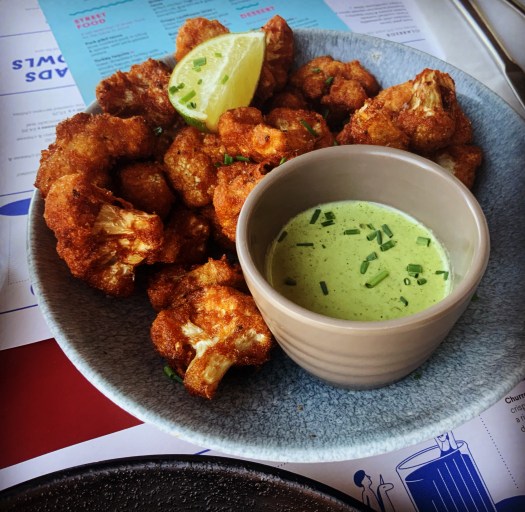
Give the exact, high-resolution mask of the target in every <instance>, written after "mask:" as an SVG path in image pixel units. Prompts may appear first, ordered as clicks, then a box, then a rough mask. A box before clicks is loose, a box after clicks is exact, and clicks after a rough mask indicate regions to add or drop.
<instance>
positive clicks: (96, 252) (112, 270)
mask: <svg viewBox="0 0 525 512" xmlns="http://www.w3.org/2000/svg"><path fill="white" fill-rule="evenodd" d="M44 219H45V221H46V223H47V225H48V226H49V228H50V229H51V230H52V231H53V232H54V233H55V236H56V238H57V252H58V254H59V256H60V257H61V258H62V259H63V260H64V261H65V262H66V264H67V265H68V267H69V269H70V271H71V273H72V274H73V275H74V276H75V277H78V278H80V279H82V280H84V281H86V282H87V283H88V284H90V285H91V286H93V287H95V288H98V289H99V290H102V291H103V292H104V293H106V294H108V295H111V296H115V297H125V296H128V295H130V294H131V293H132V292H133V289H134V280H135V268H136V267H137V266H138V265H140V264H141V263H144V262H146V261H147V260H148V259H149V258H153V257H154V255H155V253H156V252H157V251H158V249H159V248H160V246H161V244H162V236H163V234H162V221H161V219H160V217H158V216H157V215H150V214H147V213H145V212H142V211H139V210H135V209H133V207H132V205H131V204H130V203H128V202H126V201H124V200H122V199H119V198H117V197H115V196H114V195H113V194H112V193H111V192H109V191H108V190H105V189H102V188H99V187H97V186H96V185H93V184H91V183H89V182H88V181H87V180H86V179H85V177H83V176H82V175H80V174H67V175H66V176H63V177H62V178H60V179H58V180H57V181H55V182H54V184H53V186H52V187H51V189H50V190H49V194H48V195H47V198H46V201H45V210H44Z"/></svg>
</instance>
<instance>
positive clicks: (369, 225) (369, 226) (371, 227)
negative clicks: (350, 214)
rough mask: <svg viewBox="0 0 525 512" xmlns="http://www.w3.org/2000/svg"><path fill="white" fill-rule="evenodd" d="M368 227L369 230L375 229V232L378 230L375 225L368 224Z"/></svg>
mask: <svg viewBox="0 0 525 512" xmlns="http://www.w3.org/2000/svg"><path fill="white" fill-rule="evenodd" d="M367 227H368V228H369V229H373V230H375V229H376V228H375V227H374V225H373V224H367Z"/></svg>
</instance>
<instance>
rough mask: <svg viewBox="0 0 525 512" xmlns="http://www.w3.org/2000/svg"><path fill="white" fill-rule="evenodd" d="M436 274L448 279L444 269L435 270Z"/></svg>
mask: <svg viewBox="0 0 525 512" xmlns="http://www.w3.org/2000/svg"><path fill="white" fill-rule="evenodd" d="M436 274H437V275H440V274H442V275H443V279H444V280H445V281H446V280H447V279H448V272H447V271H446V270H436Z"/></svg>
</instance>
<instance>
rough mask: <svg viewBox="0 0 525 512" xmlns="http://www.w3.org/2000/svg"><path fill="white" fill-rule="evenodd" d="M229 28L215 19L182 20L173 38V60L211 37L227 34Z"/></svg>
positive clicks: (180, 57)
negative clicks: (182, 22) (174, 48)
mask: <svg viewBox="0 0 525 512" xmlns="http://www.w3.org/2000/svg"><path fill="white" fill-rule="evenodd" d="M228 32H229V30H228V29H227V28H226V27H225V26H224V25H223V24H222V23H220V22H219V21H217V20H208V19H206V18H201V17H197V18H191V19H188V20H186V21H185V22H184V24H183V25H182V26H181V27H180V28H179V31H178V32H177V37H176V39H175V47H176V50H175V60H176V61H180V60H181V59H182V58H183V57H184V56H185V55H186V54H187V53H189V52H190V51H191V50H193V48H195V47H196V46H198V45H199V44H201V43H203V42H204V41H207V40H208V39H212V38H213V37H217V36H220V35H222V34H227V33H228Z"/></svg>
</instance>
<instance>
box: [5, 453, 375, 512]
mask: <svg viewBox="0 0 525 512" xmlns="http://www.w3.org/2000/svg"><path fill="white" fill-rule="evenodd" d="M0 509H1V510H3V511H4V512H8V511H9V512H44V511H46V510H48V511H52V512H61V511H64V512H66V511H71V510H75V511H77V512H81V511H89V512H95V511H97V510H100V511H102V512H106V511H108V510H110V511H112V512H117V511H126V512H127V511H129V510H147V511H148V512H165V511H169V510H176V511H177V512H190V511H196V510H206V511H209V512H230V511H233V510H250V511H251V512H266V511H268V510H276V511H287V512H303V511H305V510H308V512H365V511H370V512H372V509H370V508H368V507H365V506H364V505H363V504H362V503H359V502H358V501H357V500H356V499H354V498H352V497H351V496H347V495H346V494H343V493H342V492H340V491H338V490H336V489H332V488H331V487H328V486H326V485H324V484H321V483H319V482H316V481H314V480H311V479H309V478H306V477H303V476H300V475H296V474H294V473H290V472H289V471H285V470H282V469H279V468H273V467H269V466H265V465H263V464H258V463H254V462H247V461H238V460H233V459H227V458H224V457H206V456H195V455H179V456H169V455H167V456H151V457H135V458H130V459H116V460H111V461H105V462H98V463H96V464H88V465H84V466H79V467H75V468H71V469H66V470H63V471H58V472H56V473H51V474H49V475H44V476H41V477H38V478H35V479H33V480H30V481H28V482H24V483H22V484H20V485H17V486H15V487H11V488H9V489H7V490H5V491H3V492H2V493H0Z"/></svg>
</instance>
